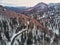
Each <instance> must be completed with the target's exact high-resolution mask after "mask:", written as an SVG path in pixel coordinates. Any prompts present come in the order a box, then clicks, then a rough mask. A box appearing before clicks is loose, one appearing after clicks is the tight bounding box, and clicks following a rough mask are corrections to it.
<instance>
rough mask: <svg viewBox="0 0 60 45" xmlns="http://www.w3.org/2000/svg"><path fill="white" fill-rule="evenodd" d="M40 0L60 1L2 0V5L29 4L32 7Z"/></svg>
mask: <svg viewBox="0 0 60 45" xmlns="http://www.w3.org/2000/svg"><path fill="white" fill-rule="evenodd" d="M40 2H44V3H60V0H0V5H4V6H27V7H32V6H34V5H36V4H38V3H40Z"/></svg>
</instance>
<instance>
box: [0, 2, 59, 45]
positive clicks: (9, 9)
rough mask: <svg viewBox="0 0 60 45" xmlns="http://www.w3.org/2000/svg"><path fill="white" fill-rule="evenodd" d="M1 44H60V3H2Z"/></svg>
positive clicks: (0, 16) (0, 7)
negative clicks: (29, 5)
mask: <svg viewBox="0 0 60 45" xmlns="http://www.w3.org/2000/svg"><path fill="white" fill-rule="evenodd" d="M0 45H60V3H58V2H57V3H51V2H50V3H48V4H47V3H44V2H39V3H37V4H36V5H34V6H32V7H24V6H20V7H14V6H5V5H2V4H1V5H0Z"/></svg>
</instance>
